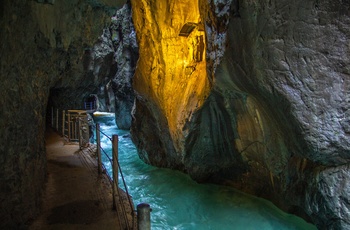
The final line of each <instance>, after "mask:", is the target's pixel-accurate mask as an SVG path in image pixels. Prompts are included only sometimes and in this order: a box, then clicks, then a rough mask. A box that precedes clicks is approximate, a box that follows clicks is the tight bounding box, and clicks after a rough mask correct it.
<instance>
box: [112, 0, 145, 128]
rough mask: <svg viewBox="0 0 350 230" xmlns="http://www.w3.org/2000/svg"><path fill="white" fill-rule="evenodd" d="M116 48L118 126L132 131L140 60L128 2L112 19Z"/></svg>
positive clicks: (115, 87) (115, 96) (116, 108)
mask: <svg viewBox="0 0 350 230" xmlns="http://www.w3.org/2000/svg"><path fill="white" fill-rule="evenodd" d="M110 30H111V32H112V37H111V40H112V42H113V47H114V63H116V64H117V71H116V74H115V76H114V77H113V78H112V79H111V88H112V90H113V95H114V99H115V116H116V124H117V126H118V128H120V129H127V130H129V129H130V126H131V110H132V107H133V104H134V90H133V87H132V78H133V76H134V73H135V68H136V62H137V60H138V58H139V55H138V45H137V42H136V34H135V29H134V25H133V22H132V18H131V5H130V3H129V2H128V3H127V4H125V5H124V6H123V8H121V9H120V10H118V11H117V13H116V14H115V15H114V16H113V17H112V23H111V26H110Z"/></svg>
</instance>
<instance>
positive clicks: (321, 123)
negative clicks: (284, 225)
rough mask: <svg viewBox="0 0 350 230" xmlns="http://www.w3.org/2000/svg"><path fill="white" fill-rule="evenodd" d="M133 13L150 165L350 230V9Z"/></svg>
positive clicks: (144, 152) (301, 5)
mask: <svg viewBox="0 0 350 230" xmlns="http://www.w3.org/2000/svg"><path fill="white" fill-rule="evenodd" d="M238 3H239V4H238ZM132 5H133V18H134V24H135V28H136V33H137V38H138V42H139V47H140V51H139V52H140V59H139V62H138V66H137V70H136V74H135V78H134V88H135V90H136V106H135V110H134V114H133V124H132V136H133V140H134V142H135V144H136V145H137V147H138V150H139V155H140V157H141V158H142V159H143V160H144V161H146V162H147V163H150V164H154V165H157V166H161V167H170V168H174V169H179V170H182V171H185V172H187V173H189V174H190V175H191V177H192V178H194V179H196V180H198V181H210V182H216V183H225V184H229V185H231V186H234V187H236V188H238V189H240V190H242V191H245V192H248V193H251V194H254V195H257V196H261V197H264V198H267V199H270V200H271V201H273V202H274V203H275V204H276V205H278V206H279V207H280V208H282V209H284V210H286V211H289V212H292V213H295V214H297V215H300V216H302V217H304V218H305V219H307V220H310V221H312V222H314V223H315V224H316V225H317V226H318V227H319V228H320V229H349V227H350V226H349V225H350V216H349V212H348V210H349V208H350V206H349V202H348V197H349V195H350V194H349V189H348V188H347V187H346V184H347V182H348V180H349V175H350V174H349V157H350V143H349V142H350V138H349V136H350V132H349V125H350V120H349V118H348V115H349V111H350V110H349V109H350V108H349V107H350V103H349V83H350V72H349V71H350V69H349V68H348V66H349V64H350V59H349V55H348V54H349V49H350V45H349V38H350V33H349V31H350V30H349V28H350V17H349V14H348V12H349V9H350V3H349V2H348V1H337V2H334V1H333V2H329V1H323V0H318V1H313V0H307V1H299V0H298V1H293V2H290V1H277V0H270V1H260V0H252V1H239V2H238V1H236V0H234V1H230V0H226V1H225V0H217V1H216V0H212V1H200V0H199V1H187V0H182V1H178V0H177V1H175V0H174V1H173V0H168V1H162V2H158V1H157V2H152V1H138V0H135V1H133V2H132ZM165 15H167V16H165ZM187 23H190V24H187ZM186 24H187V25H188V26H187V28H185V29H184V30H182V29H183V26H184V25H186ZM191 25H192V26H193V27H194V28H192V30H191V28H190V26H191ZM180 31H181V32H185V36H183V35H181V36H179V35H180V34H181V32H180ZM200 36H203V38H204V39H203V41H204V47H205V48H204V51H203V55H204V58H203V59H196V56H197V54H198V52H197V51H198V50H200V46H201V45H200V41H199V40H200Z"/></svg>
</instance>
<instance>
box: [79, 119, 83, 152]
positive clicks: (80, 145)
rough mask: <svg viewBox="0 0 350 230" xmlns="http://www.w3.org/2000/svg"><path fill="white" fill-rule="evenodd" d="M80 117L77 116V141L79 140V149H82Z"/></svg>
mask: <svg viewBox="0 0 350 230" xmlns="http://www.w3.org/2000/svg"><path fill="white" fill-rule="evenodd" d="M80 119H81V117H80V114H79V115H78V140H79V148H80V149H82V148H83V129H82V127H81V120H80Z"/></svg>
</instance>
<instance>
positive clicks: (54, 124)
mask: <svg viewBox="0 0 350 230" xmlns="http://www.w3.org/2000/svg"><path fill="white" fill-rule="evenodd" d="M58 111H59V110H58V109H55V110H54V108H53V107H52V108H51V126H52V127H53V128H54V129H56V131H57V132H59V131H60V130H62V136H63V137H68V139H70V138H69V136H70V132H71V130H70V128H71V127H70V126H71V124H70V123H71V122H73V121H71V117H70V116H69V114H70V113H68V115H67V116H68V117H67V120H66V119H65V117H66V111H65V110H63V111H62V113H61V114H62V118H61V119H60V118H59V112H58ZM55 115H56V116H55ZM79 115H80V114H79ZM75 119H76V120H77V121H78V126H79V127H78V130H79V132H78V135H79V143H81V139H82V133H81V132H80V129H81V128H82V127H81V126H82V124H85V125H86V124H89V122H88V121H86V120H84V119H82V117H80V116H77V117H75ZM59 121H61V123H62V124H61V127H59ZM66 125H68V126H67V127H66ZM74 131H75V132H76V131H77V130H76V129H75V130H74ZM66 132H68V136H66ZM98 133H101V134H102V135H104V136H105V137H106V138H108V139H109V140H110V141H111V143H112V147H113V145H114V143H113V138H111V137H110V136H108V135H107V134H106V133H105V132H103V131H102V130H101V129H100V127H99V123H96V137H98V136H100V135H97V134H98ZM115 136H117V135H115ZM117 137H118V136H117ZM117 139H118V138H117ZM74 140H75V139H74ZM97 142H98V144H97V149H99V150H102V152H103V154H104V155H105V156H106V157H107V159H108V161H109V162H110V163H111V165H112V171H115V172H117V173H116V178H112V177H111V176H110V175H109V174H108V172H107V169H106V166H105V165H104V164H103V163H102V160H101V156H99V154H101V151H97V155H98V158H99V159H98V161H101V162H98V173H99V174H101V173H102V168H103V170H104V171H105V172H106V175H107V178H108V180H109V182H110V183H111V185H112V189H113V207H116V203H115V196H116V195H118V197H119V199H118V200H119V203H120V207H121V209H122V215H123V218H124V221H125V223H126V227H127V228H126V229H128V230H129V229H134V226H135V217H136V210H134V207H133V203H132V201H131V199H130V194H129V192H128V188H127V185H126V182H125V178H124V174H123V172H122V169H121V166H120V164H119V160H118V158H117V157H116V159H115V160H116V165H113V162H114V159H113V155H114V154H113V155H112V158H111V157H110V156H109V154H108V153H107V152H106V151H105V149H103V148H102V147H101V143H100V140H99V141H97ZM117 145H118V144H117ZM80 148H81V149H82V146H80ZM113 148H116V150H117V149H118V146H114V147H113ZM118 170H119V172H120V176H121V179H122V182H123V186H124V190H125V193H126V196H127V199H128V203H129V208H130V210H131V213H130V214H131V216H132V226H131V227H130V225H129V221H128V218H127V214H126V213H127V211H126V207H125V203H124V202H123V200H122V199H121V195H120V192H119V189H118V188H119V186H118ZM114 185H115V186H116V189H114ZM115 193H117V194H115ZM117 215H118V217H119V212H118V210H117ZM119 223H120V225H121V224H122V223H121V221H119ZM120 227H121V229H123V227H122V226H120Z"/></svg>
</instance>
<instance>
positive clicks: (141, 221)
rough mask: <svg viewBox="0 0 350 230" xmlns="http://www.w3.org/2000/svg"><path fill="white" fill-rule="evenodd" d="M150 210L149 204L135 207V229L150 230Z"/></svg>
mask: <svg viewBox="0 0 350 230" xmlns="http://www.w3.org/2000/svg"><path fill="white" fill-rule="evenodd" d="M151 211H152V210H151V208H150V206H149V204H146V203H142V204H139V205H137V229H138V230H150V229H151Z"/></svg>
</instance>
